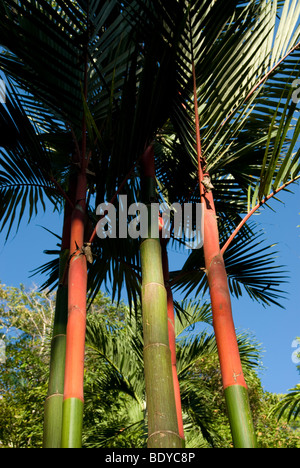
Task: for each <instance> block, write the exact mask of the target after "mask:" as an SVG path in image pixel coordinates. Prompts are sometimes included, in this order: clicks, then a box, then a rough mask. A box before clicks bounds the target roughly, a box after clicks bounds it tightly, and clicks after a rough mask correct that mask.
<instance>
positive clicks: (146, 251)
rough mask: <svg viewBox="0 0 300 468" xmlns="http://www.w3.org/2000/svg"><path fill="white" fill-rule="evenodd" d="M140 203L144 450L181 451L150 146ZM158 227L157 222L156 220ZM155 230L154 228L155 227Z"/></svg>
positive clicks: (145, 157) (143, 163) (144, 169)
mask: <svg viewBox="0 0 300 468" xmlns="http://www.w3.org/2000/svg"><path fill="white" fill-rule="evenodd" d="M141 166H142V187H143V193H144V196H143V201H144V203H145V204H147V205H148V208H149V235H148V238H147V239H144V240H143V241H142V243H141V247H140V252H141V263H142V278H143V279H142V313H143V330H144V371H145V384H146V397H147V410H148V447H149V448H182V446H183V444H182V439H181V437H180V436H179V433H178V422H177V414H176V404H175V394H174V387H173V374H172V363H171V351H170V346H169V332H168V312H167V292H166V289H165V285H164V276H163V269H162V257H161V246H160V240H159V234H158V233H157V237H151V235H150V233H151V227H152V226H151V213H150V205H151V201H153V200H155V197H156V179H155V167H154V151H153V147H152V146H150V147H148V148H147V150H146V151H145V153H144V155H143V158H142V161H141ZM157 223H158V219H157ZM157 230H158V226H157Z"/></svg>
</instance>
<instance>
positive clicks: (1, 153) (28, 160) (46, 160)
mask: <svg viewBox="0 0 300 468" xmlns="http://www.w3.org/2000/svg"><path fill="white" fill-rule="evenodd" d="M0 125H1V130H2V131H3V133H2V132H1V134H2V135H3V137H2V138H3V140H2V141H1V142H0V145H1V147H0V166H1V170H0V191H1V198H2V204H1V212H0V218H1V227H0V230H1V231H3V230H4V229H6V232H7V236H6V237H8V236H9V234H10V232H11V230H12V227H13V225H14V223H15V224H16V227H17V229H18V227H19V225H20V223H21V221H22V219H23V217H24V216H25V212H26V210H27V211H28V216H27V220H28V222H30V220H31V219H32V217H33V216H34V215H36V214H37V212H38V207H41V208H42V209H44V210H45V208H46V200H47V199H48V200H50V202H51V203H52V204H53V205H54V207H55V206H57V207H58V206H59V204H60V200H61V196H60V195H59V193H58V191H57V186H56V185H55V183H54V178H53V175H52V169H51V158H50V152H49V151H48V150H47V148H46V146H44V145H43V143H42V141H41V140H40V138H39V135H38V134H37V133H36V129H35V127H34V125H33V124H32V123H31V121H30V120H29V118H28V116H27V114H26V113H25V110H24V108H23V107H22V103H21V101H20V100H19V98H18V94H17V92H16V91H15V89H14V87H13V86H12V84H11V83H10V86H8V87H7V97H6V104H5V105H4V104H3V105H1V106H0ZM27 206H28V208H26V207H27Z"/></svg>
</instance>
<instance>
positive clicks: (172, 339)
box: [160, 239, 185, 445]
mask: <svg viewBox="0 0 300 468" xmlns="http://www.w3.org/2000/svg"><path fill="white" fill-rule="evenodd" d="M160 243H161V251H162V266H163V275H164V282H165V288H166V291H167V310H168V331H169V345H170V350H171V362H172V374H173V386H174V392H175V404H176V413H177V422H178V433H179V436H180V437H181V439H182V443H183V445H184V444H185V436H184V428H183V419H182V406H181V396H180V386H179V380H178V374H177V358H176V335H175V313H174V302H173V293H172V289H171V286H170V272H169V259H168V251H167V240H166V239H161V241H160Z"/></svg>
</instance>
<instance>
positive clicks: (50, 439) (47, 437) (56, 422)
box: [43, 176, 75, 448]
mask: <svg viewBox="0 0 300 468" xmlns="http://www.w3.org/2000/svg"><path fill="white" fill-rule="evenodd" d="M74 188H75V187H74V180H73V178H72V176H71V177H70V191H69V197H70V198H69V199H68V200H67V201H66V204H65V214H64V224H63V235H62V245H61V253H60V260H59V286H58V290H57V294H56V306H55V316H54V324H53V335H52V341H51V355H50V374H49V383H48V393H47V398H46V401H45V407H44V431H43V447H44V448H60V447H61V431H62V412H63V409H62V408H63V393H64V374H65V355H66V333H67V322H68V285H67V276H66V270H67V263H68V260H69V252H70V251H69V248H70V229H71V215H72V206H73V199H74Z"/></svg>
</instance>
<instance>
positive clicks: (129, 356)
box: [0, 285, 300, 448]
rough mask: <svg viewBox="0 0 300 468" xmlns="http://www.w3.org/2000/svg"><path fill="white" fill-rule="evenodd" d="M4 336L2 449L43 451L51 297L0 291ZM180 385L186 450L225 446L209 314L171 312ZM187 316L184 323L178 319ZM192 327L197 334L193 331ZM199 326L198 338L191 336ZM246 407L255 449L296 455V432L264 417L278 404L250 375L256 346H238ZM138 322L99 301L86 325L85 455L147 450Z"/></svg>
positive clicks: (204, 308) (181, 307) (121, 308)
mask: <svg viewBox="0 0 300 468" xmlns="http://www.w3.org/2000/svg"><path fill="white" fill-rule="evenodd" d="M0 296H1V302H0V307H1V313H0V323H1V326H2V328H1V336H2V337H3V339H4V340H5V343H6V361H5V362H3V363H2V364H0V384H1V386H0V388H1V391H0V416H1V418H0V421H1V422H0V441H1V442H0V444H1V446H2V447H8V448H17V447H20V448H38V447H41V446H42V439H43V437H42V430H43V405H44V401H45V397H46V394H47V378H48V375H47V374H48V367H49V366H48V364H49V363H48V356H49V346H50V338H51V323H52V320H53V312H54V305H55V301H54V296H53V295H50V296H49V295H47V294H45V293H38V292H36V291H26V290H25V289H24V288H20V289H18V288H9V287H6V286H4V285H1V287H0ZM177 310H178V311H179V314H180V316H181V320H178V319H177V320H176V330H177V331H176V335H177V359H178V375H179V381H180V387H181V395H182V406H183V417H184V427H185V434H186V441H187V447H189V448H197V447H198V448H199V447H202V448H210V447H220V448H223V447H227V448H230V447H231V446H232V445H231V444H232V442H231V434H230V428H229V426H228V422H227V416H226V408H225V404H224V400H223V391H222V381H221V374H220V370H219V363H218V357H217V352H216V345H215V340H214V336H213V334H210V333H209V327H211V325H210V324H211V316H210V311H209V306H208V305H207V304H202V305H201V304H200V303H196V302H195V303H190V302H185V303H182V304H177ZM183 311H184V313H183ZM197 324H198V325H197ZM203 324H205V326H206V327H208V329H207V330H205V331H200V330H198V326H199V325H201V328H202V327H203ZM238 341H239V347H240V352H241V357H242V362H243V367H244V372H245V375H246V378H247V382H248V383H249V394H250V402H251V407H252V411H253V415H254V423H255V427H256V430H257V433H258V440H259V444H260V446H261V447H268V448H271V447H276V448H280V447H282V448H285V447H286V448H293V447H299V440H300V439H299V429H298V426H295V423H293V425H291V424H289V423H288V421H287V419H286V416H283V418H282V420H280V421H279V422H278V421H277V416H276V415H275V414H273V413H272V414H271V409H273V408H276V405H277V403H278V402H279V401H280V400H281V397H280V396H278V395H274V394H270V393H266V392H264V391H263V389H262V387H261V383H260V380H259V378H258V377H257V374H256V370H257V369H258V365H259V362H260V359H261V358H260V346H259V345H258V344H257V343H256V341H255V340H253V337H249V336H247V335H242V336H239V337H238ZM142 349H143V344H142V333H141V323H140V318H139V313H138V314H137V315H135V314H130V312H129V310H128V307H126V306H125V305H124V304H119V305H116V304H113V303H112V302H111V300H110V298H108V297H106V296H104V295H103V294H98V296H97V298H96V299H95V302H94V304H93V305H92V306H91V307H90V310H89V315H88V325H87V348H86V375H85V376H86V378H85V409H84V435H83V442H84V447H86V448H94V447H103V448H104V447H107V448H122V447H123V448H130V447H137V448H139V447H140V448H141V447H145V446H146V438H147V417H146V413H145V409H146V406H145V391H144V379H143V361H142Z"/></svg>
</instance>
